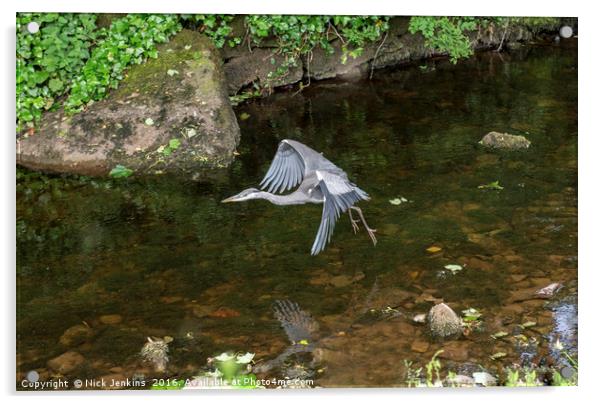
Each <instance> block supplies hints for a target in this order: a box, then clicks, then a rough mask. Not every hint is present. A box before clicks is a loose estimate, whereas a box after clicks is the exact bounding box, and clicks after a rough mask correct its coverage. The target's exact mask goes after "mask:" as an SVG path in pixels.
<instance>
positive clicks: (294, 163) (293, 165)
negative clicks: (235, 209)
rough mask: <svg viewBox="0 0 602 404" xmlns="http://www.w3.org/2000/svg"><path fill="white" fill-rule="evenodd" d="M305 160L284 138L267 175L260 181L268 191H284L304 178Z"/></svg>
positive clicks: (262, 186)
mask: <svg viewBox="0 0 602 404" xmlns="http://www.w3.org/2000/svg"><path fill="white" fill-rule="evenodd" d="M304 172H305V162H304V161H303V157H302V156H301V155H300V154H299V152H298V151H297V150H296V149H295V148H294V147H293V146H291V145H290V144H289V143H287V141H286V140H283V141H282V142H280V144H279V145H278V150H277V151H276V155H275V156H274V160H272V164H271V165H270V168H269V169H268V172H267V173H266V175H265V177H264V178H263V180H262V181H261V183H260V186H261V188H262V189H265V188H266V187H267V188H268V192H274V191H276V190H278V192H283V191H286V190H289V189H291V188H292V187H294V186H297V185H299V183H301V181H302V180H303V174H304Z"/></svg>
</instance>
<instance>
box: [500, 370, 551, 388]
mask: <svg viewBox="0 0 602 404" xmlns="http://www.w3.org/2000/svg"><path fill="white" fill-rule="evenodd" d="M521 374H522V375H521ZM542 385H543V383H542V382H541V381H540V380H539V378H538V377H537V372H536V371H535V369H530V368H524V369H514V370H513V369H508V371H507V377H506V386H508V387H536V386H542Z"/></svg>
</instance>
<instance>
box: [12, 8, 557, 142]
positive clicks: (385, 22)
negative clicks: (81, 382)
mask: <svg viewBox="0 0 602 404" xmlns="http://www.w3.org/2000/svg"><path fill="white" fill-rule="evenodd" d="M235 17H236V16H234V15H224V14H179V15H176V14H127V15H124V16H122V17H121V18H117V19H115V20H113V22H112V23H111V24H110V26H109V27H104V28H103V27H99V24H97V21H96V20H97V16H96V15H94V14H57V13H19V14H17V77H16V79H17V88H16V102H17V130H18V131H21V130H23V129H25V128H33V127H34V125H35V124H36V123H37V122H38V121H39V119H40V118H41V115H42V113H43V112H44V111H50V110H55V109H57V108H60V107H61V106H63V107H64V108H65V110H66V111H67V112H68V113H74V112H77V111H80V110H81V109H82V108H85V106H86V105H88V104H89V103H92V102H94V101H98V100H101V99H103V98H105V97H106V96H107V94H108V92H109V91H110V89H114V88H117V86H118V85H119V82H120V81H121V80H122V79H123V78H124V76H125V72H126V70H127V68H128V67H130V66H132V65H135V64H140V63H143V62H144V61H145V60H146V59H147V58H156V57H157V45H158V44H160V43H163V42H166V41H168V40H169V38H170V37H171V36H172V35H174V34H175V33H177V32H178V31H179V30H181V29H182V27H186V28H190V29H194V30H197V31H200V32H202V33H203V34H205V35H207V36H208V37H210V38H211V39H212V40H213V42H214V44H215V46H216V47H217V48H224V47H236V46H247V47H249V49H251V48H252V47H254V46H259V45H262V44H265V43H266V42H267V41H269V43H270V46H272V47H273V48H274V56H276V55H278V56H280V57H279V58H278V59H279V60H281V62H278V63H277V62H276V58H275V57H273V58H272V59H271V60H270V62H271V63H272V64H273V65H274V68H273V71H272V72H271V73H270V75H269V77H268V79H269V80H270V82H268V83H266V85H267V86H268V87H270V86H271V85H272V80H276V79H278V78H279V77H282V76H284V75H286V74H287V73H288V71H289V69H290V67H291V66H296V65H297V64H298V63H300V60H301V58H302V57H305V58H308V61H309V60H310V59H311V56H312V52H313V51H314V50H315V49H316V48H318V47H319V48H321V49H323V50H324V51H326V52H327V53H329V54H333V53H334V47H333V44H334V43H335V42H337V41H338V42H339V44H340V48H341V51H342V52H341V53H342V55H341V60H340V62H341V63H346V62H347V60H348V59H349V58H356V57H358V56H359V55H361V54H362V53H363V52H364V49H365V46H366V45H367V44H369V43H373V42H376V41H382V40H383V38H386V35H387V33H388V31H389V29H390V17H387V16H323V15H305V16H303V15H247V16H244V17H241V18H235ZM527 20H528V21H527ZM555 20H556V19H553V18H534V17H529V18H518V17H509V18H503V17H493V18H481V17H422V16H421V17H411V19H410V24H409V32H410V33H412V34H420V35H422V37H423V38H424V41H425V44H426V46H427V47H429V48H432V49H433V50H434V51H437V52H439V53H444V54H448V55H449V57H450V60H451V61H452V63H456V61H457V60H458V59H460V58H464V57H468V56H470V55H471V54H472V46H471V43H470V40H469V37H468V35H469V34H470V33H471V32H474V31H475V30H477V29H479V28H482V27H489V26H492V25H498V26H503V27H506V28H507V27H508V26H509V25H511V24H520V23H521V22H522V23H525V22H526V23H527V24H529V25H530V26H538V25H541V26H543V25H545V24H551V23H554V22H556V21H555ZM31 22H35V23H37V24H38V25H39V31H37V32H29V31H28V30H27V25H28V24H29V23H31ZM381 43H382V42H381Z"/></svg>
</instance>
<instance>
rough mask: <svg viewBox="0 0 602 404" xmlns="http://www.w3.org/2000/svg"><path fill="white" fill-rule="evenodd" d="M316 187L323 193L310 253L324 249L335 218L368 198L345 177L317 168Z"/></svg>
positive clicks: (315, 253) (316, 252)
mask: <svg viewBox="0 0 602 404" xmlns="http://www.w3.org/2000/svg"><path fill="white" fill-rule="evenodd" d="M316 175H317V178H318V187H319V188H320V191H321V192H322V195H324V206H323V209H322V221H321V222H320V227H319V228H318V234H317V235H316V239H315V240H314V244H313V246H312V247H311V255H317V254H318V253H319V252H320V251H322V250H324V248H325V247H326V244H327V243H328V242H329V241H330V237H331V236H332V233H333V231H334V225H335V223H336V221H337V219H338V218H339V217H340V216H341V213H344V212H345V211H347V209H349V208H350V207H351V206H353V205H354V204H355V203H356V202H358V201H360V200H362V199H363V200H368V199H370V197H369V196H368V194H367V193H365V192H364V191H362V190H361V189H359V188H358V187H357V186H355V184H353V183H351V182H350V181H349V180H347V178H345V177H342V176H340V175H338V174H337V173H332V172H328V171H322V170H317V171H316Z"/></svg>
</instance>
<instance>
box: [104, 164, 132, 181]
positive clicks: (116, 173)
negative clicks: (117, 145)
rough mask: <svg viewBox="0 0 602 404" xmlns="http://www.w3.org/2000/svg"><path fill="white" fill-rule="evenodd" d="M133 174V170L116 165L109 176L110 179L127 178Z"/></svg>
mask: <svg viewBox="0 0 602 404" xmlns="http://www.w3.org/2000/svg"><path fill="white" fill-rule="evenodd" d="M133 173H134V171H133V170H131V169H129V168H127V167H125V166H122V165H121V164H117V165H116V166H115V168H113V169H112V170H111V172H110V173H109V176H110V177H112V178H127V177H129V176H130V175H132V174H133Z"/></svg>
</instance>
